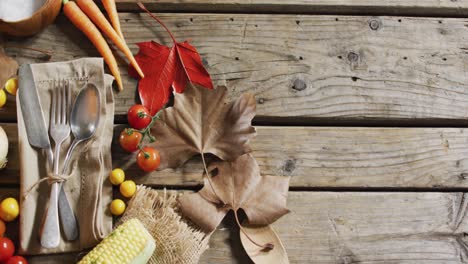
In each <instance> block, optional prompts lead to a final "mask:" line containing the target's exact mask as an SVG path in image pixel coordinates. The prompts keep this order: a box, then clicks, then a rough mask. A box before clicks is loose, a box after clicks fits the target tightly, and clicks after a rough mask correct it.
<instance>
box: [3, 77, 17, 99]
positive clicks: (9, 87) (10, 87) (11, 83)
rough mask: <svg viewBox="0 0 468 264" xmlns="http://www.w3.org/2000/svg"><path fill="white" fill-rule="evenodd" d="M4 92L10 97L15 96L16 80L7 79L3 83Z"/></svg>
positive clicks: (14, 78)
mask: <svg viewBox="0 0 468 264" xmlns="http://www.w3.org/2000/svg"><path fill="white" fill-rule="evenodd" d="M5 90H6V91H7V92H8V93H9V94H11V95H16V91H18V78H16V77H13V78H10V79H8V81H7V82H6V83H5Z"/></svg>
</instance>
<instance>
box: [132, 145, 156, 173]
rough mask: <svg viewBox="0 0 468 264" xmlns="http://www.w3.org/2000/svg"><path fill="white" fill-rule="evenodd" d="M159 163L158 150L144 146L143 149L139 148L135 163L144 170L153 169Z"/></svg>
mask: <svg viewBox="0 0 468 264" xmlns="http://www.w3.org/2000/svg"><path fill="white" fill-rule="evenodd" d="M160 163H161V156H160V155H159V151H157V150H155V149H154V148H150V147H144V148H143V151H141V150H140V152H138V156H137V164H138V166H140V168H141V169H142V170H144V171H146V172H150V171H154V170H155V169H157V168H158V167H159V164H160Z"/></svg>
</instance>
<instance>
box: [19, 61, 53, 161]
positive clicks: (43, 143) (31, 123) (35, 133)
mask: <svg viewBox="0 0 468 264" xmlns="http://www.w3.org/2000/svg"><path fill="white" fill-rule="evenodd" d="M18 85H19V90H18V96H19V100H20V102H21V113H22V114H23V119H24V124H25V127H26V133H27V134H28V140H29V144H31V146H33V147H36V148H40V149H44V150H46V151H47V160H48V161H49V164H53V160H54V154H53V152H52V148H51V147H50V140H49V134H48V133H47V127H46V124H45V121H44V116H43V115H42V111H41V104H40V103H39V96H38V94H37V90H36V86H35V85H34V77H33V74H32V71H31V65H29V64H23V65H21V67H20V68H19V81H18Z"/></svg>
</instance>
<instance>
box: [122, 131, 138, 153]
mask: <svg viewBox="0 0 468 264" xmlns="http://www.w3.org/2000/svg"><path fill="white" fill-rule="evenodd" d="M141 138H142V135H141V133H140V132H138V131H134V130H130V129H128V128H126V129H124V130H123V131H122V132H121V133H120V137H119V142H120V146H121V147H122V148H123V149H124V150H126V151H128V152H134V151H136V150H137V149H138V144H140V141H141Z"/></svg>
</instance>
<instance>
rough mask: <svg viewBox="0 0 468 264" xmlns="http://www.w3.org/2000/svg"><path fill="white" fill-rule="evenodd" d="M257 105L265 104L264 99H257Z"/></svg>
mask: <svg viewBox="0 0 468 264" xmlns="http://www.w3.org/2000/svg"><path fill="white" fill-rule="evenodd" d="M257 103H258V104H264V103H265V99H264V98H258V99H257Z"/></svg>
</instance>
